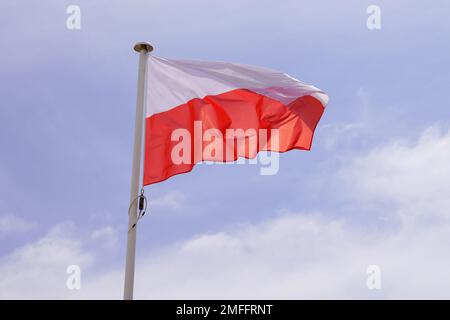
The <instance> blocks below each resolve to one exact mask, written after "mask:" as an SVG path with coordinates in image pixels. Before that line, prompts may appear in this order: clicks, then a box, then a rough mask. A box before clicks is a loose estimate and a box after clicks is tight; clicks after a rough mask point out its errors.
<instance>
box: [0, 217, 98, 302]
mask: <svg viewBox="0 0 450 320" xmlns="http://www.w3.org/2000/svg"><path fill="white" fill-rule="evenodd" d="M72 229H73V226H72V225H71V224H65V225H57V226H55V227H53V228H52V229H51V230H50V231H49V232H48V234H46V235H45V236H44V237H42V238H41V239H39V240H38V241H36V242H34V243H30V244H28V245H25V246H23V247H21V248H18V249H16V250H15V251H13V252H12V253H10V254H9V255H7V256H4V257H2V258H1V260H0V299H60V298H64V297H66V298H68V297H70V296H71V292H70V291H69V290H68V289H67V288H66V277H67V275H66V268H67V266H69V265H74V264H75V265H79V266H80V267H81V268H86V267H88V266H89V265H90V264H91V262H92V261H93V256H92V254H91V253H88V252H86V251H85V250H84V249H83V247H82V242H81V241H80V240H79V239H76V238H75V237H74V236H72V235H71V232H72Z"/></svg>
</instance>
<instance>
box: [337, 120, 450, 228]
mask: <svg viewBox="0 0 450 320" xmlns="http://www.w3.org/2000/svg"><path fill="white" fill-rule="evenodd" d="M448 159H450V131H447V132H442V130H439V129H438V128H434V127H431V128H429V129H427V130H425V131H424V132H423V133H422V134H421V135H420V137H419V139H418V140H417V141H415V142H409V141H402V140H396V141H393V142H391V143H389V144H387V145H383V146H380V147H377V148H374V149H373V150H372V151H370V152H369V153H368V154H367V155H363V156H361V157H359V158H356V159H354V160H353V161H352V162H351V165H350V166H348V167H345V168H343V169H342V170H341V172H340V177H341V178H342V179H343V180H345V181H346V182H347V183H348V184H351V185H352V188H353V189H357V190H358V192H359V194H361V195H363V196H364V199H366V200H371V201H384V202H390V203H393V204H394V205H395V206H396V207H397V208H398V213H400V214H401V216H402V218H404V219H412V218H414V219H419V218H425V219H445V220H447V221H446V222H448V220H449V219H450V198H449V197H448V194H449V193H450V183H449V181H450V166H449V165H448Z"/></svg>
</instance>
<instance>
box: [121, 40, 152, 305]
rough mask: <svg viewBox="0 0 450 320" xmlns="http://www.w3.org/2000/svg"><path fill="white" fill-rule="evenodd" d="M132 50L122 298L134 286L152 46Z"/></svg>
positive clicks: (127, 296)
mask: <svg viewBox="0 0 450 320" xmlns="http://www.w3.org/2000/svg"><path fill="white" fill-rule="evenodd" d="M133 49H134V51H136V52H139V72H138V90H137V101H136V121H135V125H134V148H133V167H132V172H131V192H130V208H129V212H128V239H127V256H126V264H125V285H124V291H123V299H124V300H132V299H133V288H134V262H135V255H136V229H137V225H136V222H137V221H136V220H137V213H138V212H137V203H138V201H135V200H136V198H137V197H138V196H139V185H140V173H141V151H142V127H143V117H144V104H145V98H146V90H145V87H146V82H147V53H149V52H151V51H153V46H152V45H151V44H150V43H148V42H138V43H136V44H135V45H134V47H133Z"/></svg>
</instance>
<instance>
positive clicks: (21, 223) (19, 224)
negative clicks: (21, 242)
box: [0, 215, 37, 237]
mask: <svg viewBox="0 0 450 320" xmlns="http://www.w3.org/2000/svg"><path fill="white" fill-rule="evenodd" d="M36 227H37V225H36V223H34V222H31V221H28V220H25V219H22V218H20V217H18V216H15V215H2V216H0V237H5V236H10V235H15V234H20V233H23V232H28V231H31V230H34V229H35V228H36Z"/></svg>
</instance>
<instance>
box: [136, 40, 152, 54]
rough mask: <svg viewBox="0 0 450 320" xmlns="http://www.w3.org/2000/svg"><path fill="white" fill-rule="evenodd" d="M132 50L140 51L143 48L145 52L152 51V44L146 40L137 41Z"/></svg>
mask: <svg viewBox="0 0 450 320" xmlns="http://www.w3.org/2000/svg"><path fill="white" fill-rule="evenodd" d="M133 49H134V51H136V52H141V51H142V50H145V52H152V51H153V46H152V45H151V44H150V43H148V42H138V43H136V44H135V45H134V47H133Z"/></svg>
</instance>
